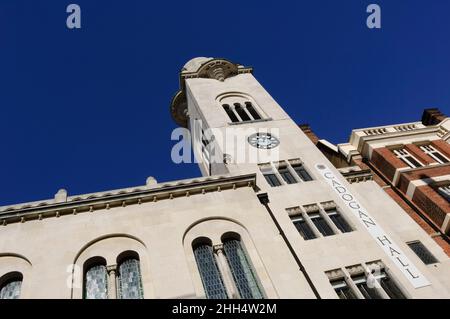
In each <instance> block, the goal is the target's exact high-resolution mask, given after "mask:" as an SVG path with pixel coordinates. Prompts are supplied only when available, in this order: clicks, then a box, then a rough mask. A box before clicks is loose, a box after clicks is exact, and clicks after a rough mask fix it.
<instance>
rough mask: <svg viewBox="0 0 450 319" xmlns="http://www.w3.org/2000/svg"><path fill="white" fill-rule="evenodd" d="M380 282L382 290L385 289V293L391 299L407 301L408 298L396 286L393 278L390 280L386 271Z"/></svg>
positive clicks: (382, 274)
mask: <svg viewBox="0 0 450 319" xmlns="http://www.w3.org/2000/svg"><path fill="white" fill-rule="evenodd" d="M379 280H380V285H381V288H383V290H384V292H386V294H387V295H388V296H389V298H391V299H406V296H405V295H404V294H403V292H402V291H401V290H400V288H399V287H398V286H397V285H396V284H395V282H394V281H393V280H392V279H391V278H389V276H388V275H387V274H386V273H385V272H384V271H382V273H381V276H380V279H379Z"/></svg>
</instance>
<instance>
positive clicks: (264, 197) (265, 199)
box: [257, 193, 322, 299]
mask: <svg viewBox="0 0 450 319" xmlns="http://www.w3.org/2000/svg"><path fill="white" fill-rule="evenodd" d="M257 196H258V199H259V201H260V203H261V204H262V205H264V207H265V208H266V210H267V212H268V213H269V215H270V217H271V218H272V220H273V222H274V224H275V226H276V227H277V229H278V232H279V233H280V235H281V237H282V238H283V240H284V242H285V244H286V245H287V247H288V248H289V251H290V253H291V255H292V257H294V259H295V262H296V263H297V265H298V267H299V269H300V271H301V272H302V273H303V276H305V278H306V281H307V282H308V284H309V286H310V287H311V290H312V291H313V293H314V295H315V296H316V298H317V299H322V298H320V295H319V292H318V291H317V289H316V287H315V286H314V284H313V282H312V280H311V278H310V277H309V275H308V273H307V272H306V270H305V267H303V264H302V262H301V261H300V259H299V258H298V256H297V254H296V253H295V251H294V248H293V247H292V245H291V243H290V242H289V240H288V239H287V237H286V234H285V233H284V231H283V229H282V228H281V226H280V224H279V223H278V221H277V219H276V218H275V216H274V214H273V212H272V210H271V209H270V207H269V202H270V201H269V195H267V193H263V194H258V195H257Z"/></svg>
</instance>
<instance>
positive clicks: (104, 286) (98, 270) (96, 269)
mask: <svg viewBox="0 0 450 319" xmlns="http://www.w3.org/2000/svg"><path fill="white" fill-rule="evenodd" d="M84 296H85V298H86V299H107V298H108V274H107V271H106V266H104V265H95V266H92V267H90V268H89V269H88V271H87V272H86V275H85V282H84Z"/></svg>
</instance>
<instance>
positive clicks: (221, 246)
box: [213, 244, 223, 254]
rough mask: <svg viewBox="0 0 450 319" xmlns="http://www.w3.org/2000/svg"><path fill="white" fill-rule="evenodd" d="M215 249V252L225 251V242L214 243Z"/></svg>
mask: <svg viewBox="0 0 450 319" xmlns="http://www.w3.org/2000/svg"><path fill="white" fill-rule="evenodd" d="M213 250H214V252H215V253H218V254H221V253H223V244H217V245H214V246H213Z"/></svg>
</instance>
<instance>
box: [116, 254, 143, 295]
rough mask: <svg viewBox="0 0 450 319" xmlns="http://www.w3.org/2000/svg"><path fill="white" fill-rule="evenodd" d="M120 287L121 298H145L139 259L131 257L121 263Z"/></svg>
mask: <svg viewBox="0 0 450 319" xmlns="http://www.w3.org/2000/svg"><path fill="white" fill-rule="evenodd" d="M118 288H119V289H118V290H119V298H120V299H142V298H144V293H143V289H142V280H141V270H140V267H139V260H138V259H135V258H129V259H126V260H125V261H123V262H122V263H121V264H120V266H119V278H118Z"/></svg>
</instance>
